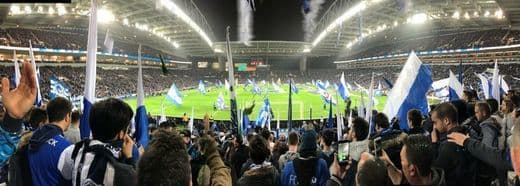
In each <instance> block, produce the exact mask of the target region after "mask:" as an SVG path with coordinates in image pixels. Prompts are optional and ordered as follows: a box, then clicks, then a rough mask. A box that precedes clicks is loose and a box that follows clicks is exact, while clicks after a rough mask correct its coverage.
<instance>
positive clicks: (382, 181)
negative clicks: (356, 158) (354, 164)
mask: <svg viewBox="0 0 520 186" xmlns="http://www.w3.org/2000/svg"><path fill="white" fill-rule="evenodd" d="M387 175H388V173H387V171H386V167H385V163H384V162H383V161H382V160H381V159H379V158H370V159H368V160H366V161H365V162H364V163H363V165H362V166H361V167H359V169H358V172H357V183H358V185H387V184H386V183H387V179H388V176H387Z"/></svg>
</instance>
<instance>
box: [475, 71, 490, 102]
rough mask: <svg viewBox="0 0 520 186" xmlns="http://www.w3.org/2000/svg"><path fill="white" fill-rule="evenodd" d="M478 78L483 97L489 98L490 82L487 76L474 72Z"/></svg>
mask: <svg viewBox="0 0 520 186" xmlns="http://www.w3.org/2000/svg"><path fill="white" fill-rule="evenodd" d="M475 75H477V77H478V78H479V79H480V85H481V88H482V93H483V94H484V98H485V99H489V98H490V92H491V91H490V83H489V80H488V78H487V77H485V76H484V75H483V74H475Z"/></svg>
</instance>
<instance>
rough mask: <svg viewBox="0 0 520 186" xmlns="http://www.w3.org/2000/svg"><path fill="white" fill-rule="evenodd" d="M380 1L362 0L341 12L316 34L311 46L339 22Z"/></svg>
mask: <svg viewBox="0 0 520 186" xmlns="http://www.w3.org/2000/svg"><path fill="white" fill-rule="evenodd" d="M380 2H382V0H372V1H369V0H364V1H361V2H359V3H358V4H356V5H354V6H352V7H351V8H350V9H348V10H347V11H346V12H345V13H343V14H342V15H341V16H339V17H338V18H336V19H335V20H334V21H333V22H332V23H331V24H330V25H329V26H327V28H325V30H323V31H322V32H321V33H320V34H319V35H318V37H316V39H314V41H313V42H312V46H313V47H315V46H316V45H318V43H319V42H320V41H321V40H323V38H325V36H327V34H328V33H330V32H332V31H333V30H334V29H335V28H336V27H337V26H338V25H340V24H341V23H343V22H345V21H346V20H348V19H350V18H352V17H354V16H355V15H357V14H358V13H360V12H362V11H364V10H365V9H367V8H368V7H370V6H372V5H375V4H377V3H380Z"/></svg>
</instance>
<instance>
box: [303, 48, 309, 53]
mask: <svg viewBox="0 0 520 186" xmlns="http://www.w3.org/2000/svg"><path fill="white" fill-rule="evenodd" d="M309 52H311V49H310V48H304V49H303V53H309Z"/></svg>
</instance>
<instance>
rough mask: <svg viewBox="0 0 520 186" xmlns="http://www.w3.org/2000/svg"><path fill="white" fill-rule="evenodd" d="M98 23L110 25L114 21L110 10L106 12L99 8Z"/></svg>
mask: <svg viewBox="0 0 520 186" xmlns="http://www.w3.org/2000/svg"><path fill="white" fill-rule="evenodd" d="M97 13H98V21H99V22H100V23H110V22H112V21H114V20H115V19H116V17H115V16H114V14H112V12H111V11H110V10H107V9H105V8H101V9H99V10H98V12H97Z"/></svg>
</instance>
